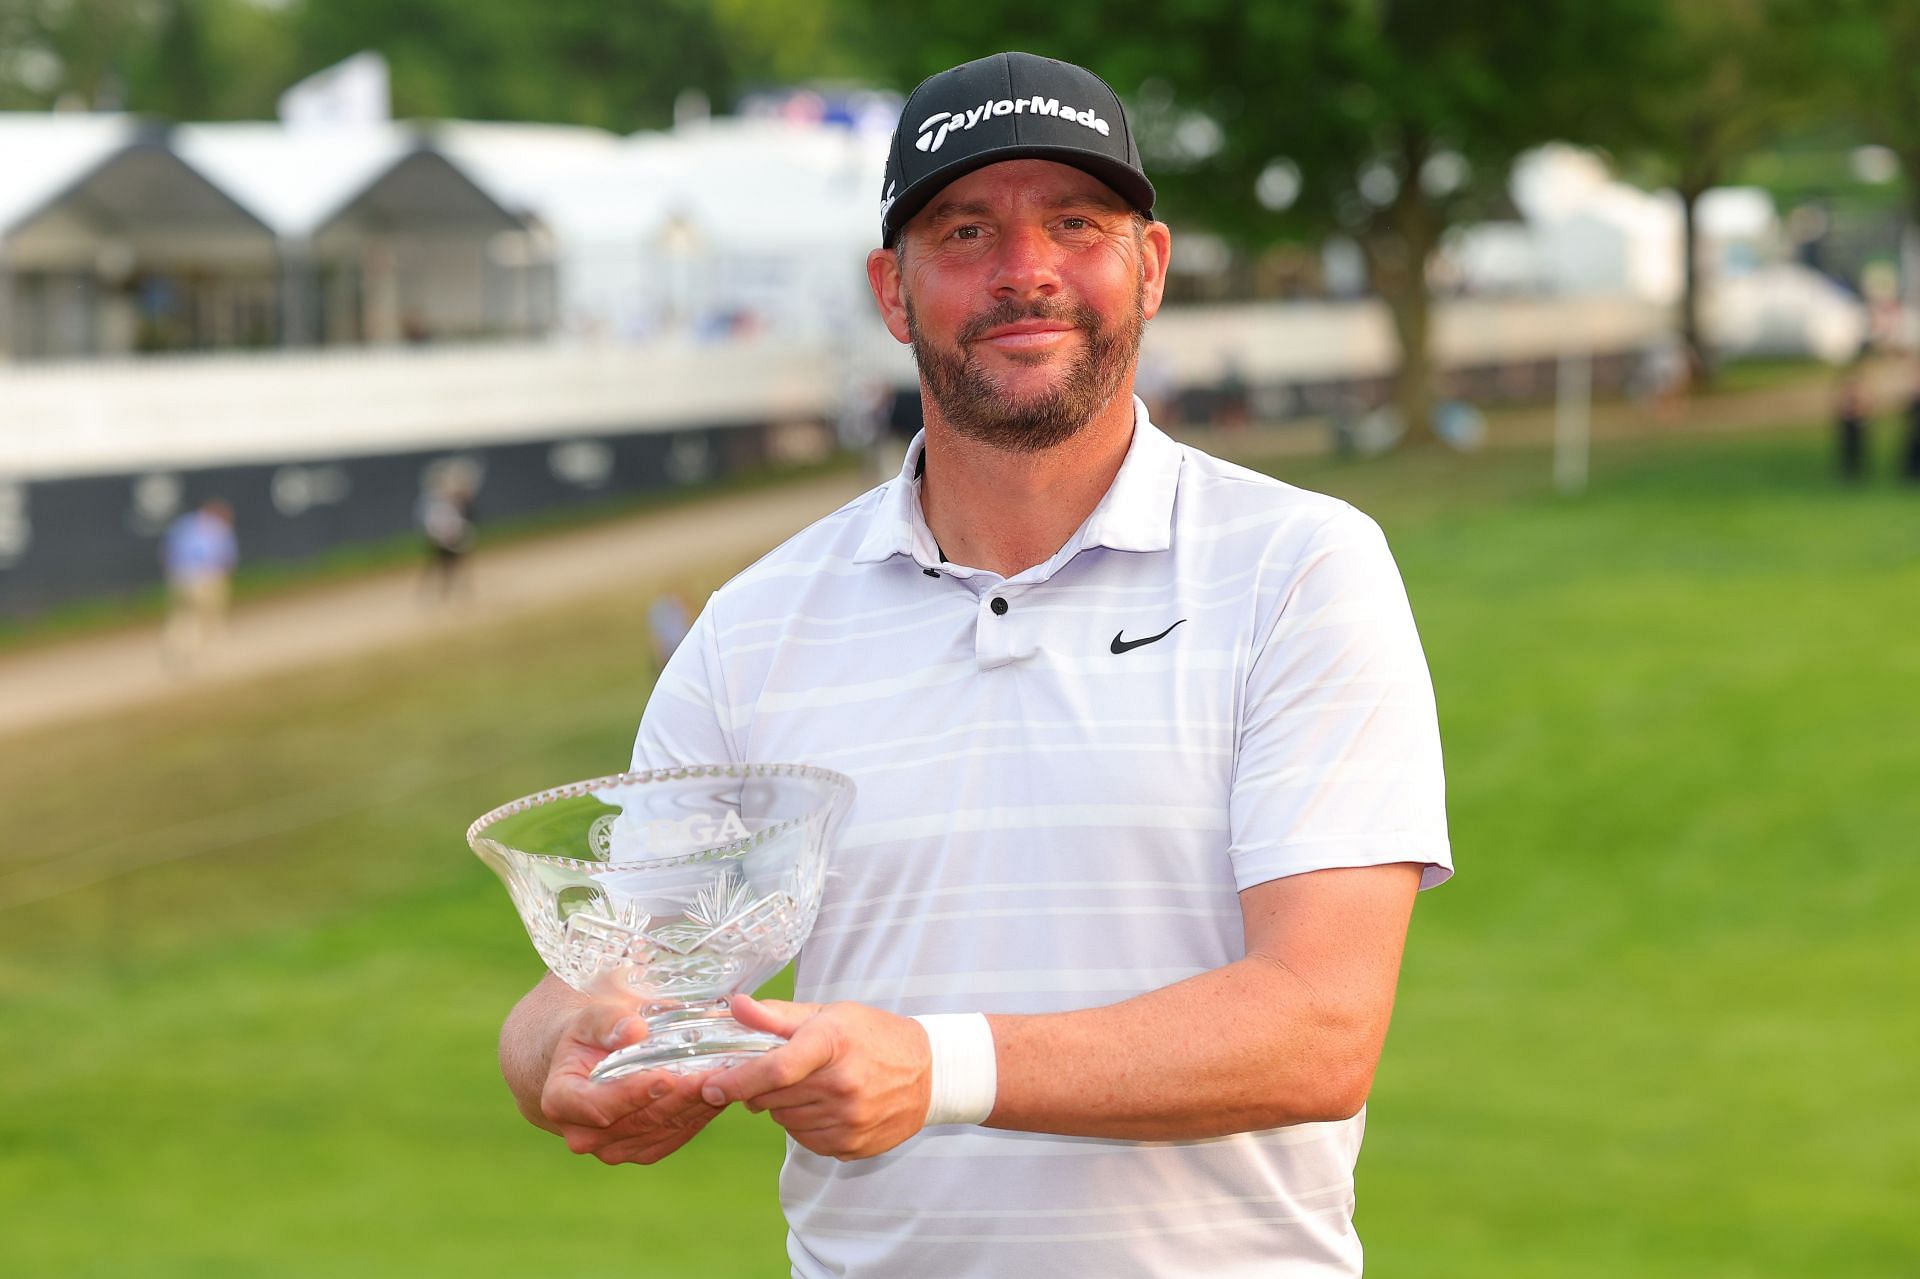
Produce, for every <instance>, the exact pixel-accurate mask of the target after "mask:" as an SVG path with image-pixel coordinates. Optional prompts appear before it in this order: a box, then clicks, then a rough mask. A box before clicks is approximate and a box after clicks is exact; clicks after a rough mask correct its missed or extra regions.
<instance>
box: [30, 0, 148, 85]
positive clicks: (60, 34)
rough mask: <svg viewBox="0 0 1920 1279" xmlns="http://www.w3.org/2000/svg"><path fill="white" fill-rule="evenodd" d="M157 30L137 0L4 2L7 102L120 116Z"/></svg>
mask: <svg viewBox="0 0 1920 1279" xmlns="http://www.w3.org/2000/svg"><path fill="white" fill-rule="evenodd" d="M150 32H151V20H150V16H149V14H148V13H147V12H146V10H145V8H144V7H143V6H142V5H140V4H139V3H137V0H0V104H5V105H7V106H11V107H17V108H27V109H44V108H47V107H51V106H55V105H63V106H74V107H79V108H82V109H88V110H98V111H112V110H118V109H119V108H121V107H122V106H123V105H125V96H126V67H127V64H128V62H129V60H130V58H131V56H132V53H133V51H134V50H136V49H138V48H139V47H140V46H141V44H142V42H143V41H144V40H145V39H147V38H148V37H149V35H150Z"/></svg>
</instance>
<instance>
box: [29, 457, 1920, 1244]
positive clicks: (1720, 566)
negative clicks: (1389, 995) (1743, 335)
mask: <svg viewBox="0 0 1920 1279" xmlns="http://www.w3.org/2000/svg"><path fill="white" fill-rule="evenodd" d="M1829 471H1830V468H1829V465H1828V457H1827V445H1826V439H1825V436H1824V434H1823V433H1821V432H1818V431H1812V430H1809V431H1782V432H1778V433H1773V434H1767V435H1759V436H1751V437H1743V438H1738V439H1735V438H1722V439H1717V440H1711V441H1704V440H1703V441H1684V440H1665V441H1652V440H1650V441H1644V442H1637V443H1633V444H1617V445H1608V446H1602V447H1601V448H1600V449H1599V450H1598V451H1597V453H1596V457H1595V467H1594V485H1593V490H1592V491H1591V492H1590V493H1589V494H1588V495H1587V496H1585V497H1583V498H1579V499H1573V500H1563V499H1558V498H1555V497H1553V496H1552V495H1551V493H1550V492H1549V490H1548V486H1547V478H1548V464H1547V460H1546V458H1545V456H1544V455H1542V454H1539V453H1534V452H1529V451H1524V450H1518V449H1513V450H1500V451H1496V452H1492V453H1488V454H1483V455H1481V456H1478V457H1474V458H1461V457H1457V456H1454V455H1451V454H1446V453H1442V452H1439V451H1434V452H1427V453H1411V454H1407V455H1404V456H1397V457H1394V458H1390V459H1387V460H1385V461H1383V462H1378V463H1355V464H1340V463H1336V462H1332V461H1314V462H1303V463H1299V464H1289V466H1288V468H1287V471H1286V478H1288V479H1290V480H1293V481H1294V482H1296V483H1300V484H1303V485H1306V486H1308V487H1314V488H1320V489H1324V490H1326V491H1330V492H1335V493H1339V494H1341V495H1342V496H1346V497H1349V498H1351V499H1352V500H1353V501H1355V502H1356V504H1358V505H1360V506H1361V507H1362V508H1363V509H1366V510H1369V511H1371V512H1372V513H1374V514H1375V515H1376V516H1377V517H1378V518H1379V519H1380V520H1381V522H1382V523H1383V524H1384V525H1385V526H1386V528H1387V531H1388V533H1389V535H1390V537H1391V538H1392V540H1393V543H1394V546H1395V550H1396V553H1397V555H1398V557H1399V559H1400V562H1401V565H1402V568H1403V570H1404V572H1405V575H1406V578H1407V581H1408V586H1409V590H1410V592H1411V594H1412V596H1413V599H1414V604H1415V608H1416V611H1417V614H1418V616H1419V619H1420V623H1421V630H1422V634H1423V637H1424V639H1425V642H1426V645H1427V650H1428V654H1429V657H1430V659H1431V661H1432V665H1433V669H1434V677H1435V682H1436V686H1437V689H1438V693H1439V698H1440V706H1441V714H1442V720H1443V731H1444V735H1445V741H1446V747H1447V753H1448V766H1449V790H1450V812H1451V822H1452V833H1453V839H1454V846H1455V851H1456V857H1457V860H1458V863H1459V866H1460V876H1459V879H1458V880H1457V882H1455V883H1453V884H1450V885H1448V886H1447V887H1445V888H1443V889H1441V890H1439V891H1438V892H1435V893H1432V894H1429V895H1427V896H1426V897H1424V898H1423V899H1422V902H1421V905H1420V909H1419V911H1418V912H1417V915H1416V920H1415V927H1414V935H1413V938H1412V942H1411V945H1410V949H1409V952H1408V959H1407V964H1406V971H1405V976H1404V979H1403V982H1402V988H1401V997H1400V1004H1399V1008H1398V1011H1397V1014H1396V1019H1395V1025H1394V1030H1393V1034H1392V1037H1391V1039H1390V1041H1389V1044H1388V1048H1387V1055H1386V1059H1385V1063H1384V1065H1383V1067H1382V1070H1381V1073H1380V1078H1379V1081H1378V1084H1377V1087H1376V1089H1375V1093H1374V1100H1373V1104H1372V1107H1371V1119H1370V1125H1369V1127H1370V1132H1369V1135H1368V1140H1367V1147H1366V1150H1365V1152H1364V1153H1363V1155H1362V1158H1361V1165H1360V1226H1361V1230H1362V1233H1363V1236H1364V1238H1365V1239H1366V1241H1367V1244H1368V1251H1369V1261H1370V1269H1371V1271H1372V1272H1373V1273H1378V1274H1382V1275H1402V1274H1404V1275H1419V1276H1423V1277H1424V1276H1476V1277H1485V1276H1509V1275H1510V1276H1516V1277H1519V1276H1527V1277H1531V1276H1561V1275H1565V1276H1602V1275H1605V1276H1620V1275H1633V1276H1675V1277H1676V1279H1677V1277H1678V1276H1689V1277H1699V1276H1706V1277H1718V1276H1726V1277H1729V1279H1731V1277H1733V1276H1748V1275H1752V1276H1759V1275H1768V1276H1774V1275H1806V1276H1828V1275H1847V1276H1881V1275H1885V1276H1894V1275H1906V1274H1910V1273H1911V1272H1912V1264H1913V1258H1914V1257H1915V1256H1917V1255H1920V1226H1916V1224H1915V1214H1913V1212H1912V1205H1913V1203H1914V1202H1916V1200H1920V1107H1917V1106H1916V1104H1915V1103H1914V1102H1913V1100H1912V1098H1911V1092H1912V1089H1911V1077H1912V1074H1913V1066H1914V1062H1915V1060H1916V1059H1917V1058H1920V1025H1917V1023H1916V1019H1915V1018H1914V1016H1913V1014H1912V1011H1911V1004H1912V995H1913V974H1914V973H1915V972H1920V930H1916V929H1915V928H1914V926H1913V924H1912V923H1911V915H1912V911H1913V909H1914V907H1913V905H1912V903H1913V902H1914V901H1915V899H1916V897H1917V896H1920V857H1916V853H1920V839H1916V836H1915V832H1916V830H1920V731H1916V722H1917V721H1920V643H1916V639H1915V637H1916V636H1920V492H1914V491H1902V490H1899V489H1896V488H1895V487H1893V486H1892V485H1891V483H1887V482H1882V483H1880V484H1877V485H1874V486H1870V487H1868V488H1866V489H1864V490H1860V491H1848V490H1844V489H1842V488H1841V487H1840V486H1839V485H1838V484H1836V483H1834V482H1833V481H1831V480H1830V479H1829V478H1828V476H1829ZM644 605H645V599H644V592H633V593H630V594H628V595H624V596H622V597H619V598H608V599H601V600H597V601H595V602H592V603H588V604H585V605H583V606H582V607H581V608H580V609H578V610H575V611H573V612H571V613H570V614H569V615H568V617H567V619H566V624H565V626H564V627H556V626H554V625H552V624H551V623H550V622H547V621H545V620H540V621H529V622H523V623H513V624H506V625H501V626H497V627H492V628H488V629H484V630H481V629H476V630H473V631H469V632H466V633H463V634H461V635H459V636H458V637H456V638H452V639H447V640H443V641H441V642H440V643H439V644H438V645H437V646H436V647H435V648H433V649H431V650H421V651H409V652H401V653H398V654H392V655H388V656H384V657H382V658H380V659H379V660H377V661H366V662H359V663H355V664H351V665H342V666H340V667H337V668H332V669H327V670H322V671H317V672H309V673H303V674H301V675H299V676H298V677H288V678H285V679H280V680H276V681H272V682H266V683H261V684H258V685H253V686H249V687H247V688H244V689H238V690H233V691H227V692H222V693H220V694H218V695H215V696H208V697H204V698H201V699H199V700H192V701H182V702H179V703H176V704H173V705H170V706H162V707H156V708H152V709H149V710H145V711H142V712H139V713H135V714H127V715H120V716H116V717H114V718H113V719H112V720H110V721H105V722H100V723H95V724H88V725H79V726H71V727H67V728H64V729H61V730H59V731H57V732H46V733H41V734H38V735H36V736H34V737H30V738H19V739H14V740H11V741H6V742H0V813H4V814H5V815H6V817H7V824H8V828H9V833H10V835H11V839H10V840H9V842H8V844H7V845H6V846H5V849H6V851H5V852H4V853H3V854H0V1096H4V1097H5V1098H6V1102H5V1104H4V1106H0V1202H4V1203H5V1204H7V1206H8V1213H7V1225H6V1227H5V1229H3V1230H0V1274H6V1275H16V1274H17V1275H22V1276H36V1275H60V1276H66V1275H80V1276H83V1275H102V1276H105V1275H120V1274H129V1273H131V1274H139V1275H142V1276H148V1275H155V1276H171V1275H178V1276H189V1275H191V1276H222V1275H256V1274H272V1275H296V1276H298V1275H331V1274H338V1273H341V1272H343V1271H348V1270H351V1271H352V1272H354V1273H364V1274H369V1275H407V1276H418V1275H437V1274H516V1273H547V1272H562V1273H564V1272H569V1271H575V1270H581V1269H585V1268H587V1267H600V1266H605V1265H607V1264H609V1263H610V1262H611V1263H612V1264H615V1265H619V1266H621V1267H622V1268H623V1269H627V1270H631V1271H632V1272H633V1273H637V1274H655V1273H658V1274H668V1273H691V1274H698V1275H702V1276H727V1275H750V1274H767V1273H780V1272H781V1270H782V1268H783V1266H784V1261H783V1255H782V1252H781V1229H780V1224H779V1215H778V1209H777V1205H776V1204H775V1202H774V1189H773V1182H774V1176H775V1173H776V1170H777V1166H778V1159H779V1144H778V1141H777V1140H776V1139H775V1134H774V1132H773V1131H772V1130H771V1129H770V1128H769V1127H768V1126H767V1125H766V1123H765V1121H764V1120H760V1119H755V1118H753V1117H750V1116H745V1115H737V1116H735V1115H730V1116H727V1117H725V1118H724V1119H723V1120H722V1121H721V1122H720V1123H719V1124H718V1125H716V1127H715V1128H714V1129H712V1130H710V1131H709V1132H708V1133H706V1134H703V1135H702V1137H701V1138H700V1139H699V1140H698V1141H697V1142H695V1143H694V1144H693V1145H692V1146H690V1147H688V1148H687V1149H686V1150H685V1151H682V1152H681V1153H680V1154H678V1155H676V1156H674V1158H673V1159H672V1160H670V1161H669V1162H668V1163H666V1164H664V1165H662V1166H660V1167H658V1168H654V1169H639V1168H622V1169H606V1168H603V1167H601V1166H600V1165H599V1164H597V1163H595V1162H593V1161H591V1160H582V1159H577V1158H574V1157H572V1156H569V1155H567V1154H566V1153H565V1151H564V1150H563V1149H562V1148H561V1147H560V1145H559V1144H558V1143H557V1142H556V1141H554V1140H553V1139H552V1138H550V1137H547V1136H546V1135H545V1134H542V1133H539V1132H536V1131H534V1130H532V1129H531V1128H528V1127H527V1126H526V1125H524V1124H523V1123H522V1122H521V1121H520V1120H519V1119H518V1117H517V1116H516V1115H515V1114H514V1113H513V1110H512V1108H511V1105H510V1104H509V1102H508V1100H507V1098H506V1095H505V1092H504V1089H503V1088H502V1086H501V1085H500V1083H499V1081H498V1078H497V1075H496V1073H495V1070H494V1066H493V1043H494V1036H495V1034H496V1033H497V1029H498V1025H499V1020H500V1017H501V1015H502V1013H503V1012H504V1011H505V1009H506V1007H507V1005H508V1004H509V1003H510V1002H511V1001H512V1000H513V999H514V998H515V997H516V996H517V994H518V993H519V992H520V991H521V990H523V989H524V988H525V987H526V986H527V985H528V984H529V983H530V982H531V981H532V979H533V978H534V976H535V975H536V974H537V972H538V967H537V961H536V960H535V959H534V957H533V954H532V951H531V948H530V947H529V946H528V944H527V942H526V940H525V938H524V936H523V935H522V934H521V933H520V932H519V930H518V926H517V924H516V922H515V920H514V918H513V916H512V913H511V910H510V908H509V907H508V904H507V901H506V895H505V894H504V893H503V892H502V891H501V890H500V889H499V887H498V886H497V885H496V884H495V883H494V882H493V881H492V879H491V878H490V877H489V876H488V875H487V873H486V871H485V870H484V868H483V867H481V865H480V864H479V863H478V861H476V860H475V859H474V858H472V857H471V856H470V855H469V854H468V853H467V852H466V851H465V848H464V845H463V844H462V841H461V833H462V831H463V830H464V828H465V824H466V822H467V821H468V820H470V819H471V818H472V817H473V816H474V815H476V814H477V813H479V812H480V811H482V810H484V809H485V808H487V807H489V806H491V805H493V804H495V803H497V802H499V801H500V800H503V799H505V798H509V797H511V796H513V795H517V794H520V793H523V792H525V791H529V790H533V789H537V788H539V787H541V786H544V785H547V784H549V783H551V782H553V781H555V780H558V779H562V778H566V777H572V776H575V775H581V776H584V775H589V774H594V773H598V772H603V771H610V770H613V769H615V768H617V767H619V766H620V765H621V764H622V763H623V762H624V760H625V758H626V753H627V746H628V743H629V741H630V739H631V735H632V731H633V726H634V723H635V721H636V719H637V717H638V714H639V711H640V708H641V706H642V705H643V704H644V701H645V697H646V692H647V686H648V680H649V672H647V671H645V670H644V669H641V667H640V666H638V665H637V664H636V659H635V658H634V653H635V652H636V651H638V645H637V643H636V639H635V637H636V636H639V635H642V634H644V618H643V616H642V613H643V609H644ZM136 863H137V864H138V865H139V866H140V867H142V868H140V869H134V870H131V871H128V872H126V873H121V874H118V875H112V876H111V877H106V878H102V876H106V875H108V874H109V873H110V872H111V871H113V870H114V868H116V867H123V866H127V865H131V864H136ZM89 881H95V882H89ZM63 885H81V886H79V887H74V888H72V889H71V890H70V891H64V892H55V891H54V890H56V889H59V888H61V887H62V886H63ZM47 894H52V895H47ZM29 898H37V899H38V900H32V901H30V902H27V903H26V904H19V905H14V906H12V907H11V908H6V907H5V906H4V903H7V902H22V901H24V900H25V899H29Z"/></svg>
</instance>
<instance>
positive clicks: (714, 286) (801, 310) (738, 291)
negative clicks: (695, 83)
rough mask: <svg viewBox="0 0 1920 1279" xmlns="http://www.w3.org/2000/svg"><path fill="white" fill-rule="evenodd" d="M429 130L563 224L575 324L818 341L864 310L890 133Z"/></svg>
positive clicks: (788, 126)
mask: <svg viewBox="0 0 1920 1279" xmlns="http://www.w3.org/2000/svg"><path fill="white" fill-rule="evenodd" d="M433 137H434V141H435V143H436V145H438V146H440V147H441V148H443V149H444V150H445V151H446V152H447V153H448V154H449V155H452V156H455V157H457V158H458V159H459V160H460V161H461V163H463V164H464V165H466V166H467V167H468V168H469V169H470V170H471V171H472V172H474V173H475V174H476V175H477V176H479V178H480V180H481V181H482V182H484V183H485V184H486V185H487V186H489V187H490V188H491V189H492V190H494V191H495V192H496V193H498V195H499V198H500V199H501V200H502V202H503V203H505V204H507V205H508V206H509V207H512V208H515V209H518V210H522V211H524V212H526V213H528V214H530V215H532V216H534V217H537V218H538V219H539V221H540V222H541V223H542V224H543V225H544V226H546V227H547V228H548V229H549V230H550V231H551V232H552V234H553V236H554V240H555V254H556V265H557V270H558V273H559V281H560V284H559V289H560V306H561V310H562V314H563V315H564V316H565V317H566V320H567V325H568V327H569V328H571V329H573V330H575V331H577V332H582V333H590V334H599V335H605V336H614V337H623V338H637V337H644V336H649V335H657V334H662V333H669V332H678V333H692V334H695V335H699V334H702V333H712V332H716V331H719V330H720V329H721V328H723V327H725V326H726V325H728V324H730V323H742V322H745V323H754V324H759V325H761V326H763V327H768V328H772V329H774V330H776V331H779V332H783V333H789V334H794V335H796V336H798V335H802V334H806V335H818V334H820V333H823V332H834V331H837V330H838V329H839V328H841V327H842V326H843V325H844V324H845V322H846V317H847V315H848V312H849V308H850V307H859V308H864V290H865V287H866V286H865V276H864V273H863V270H862V265H861V264H862V261H863V259H864V258H865V255H866V252H867V250H868V249H870V248H871V247H873V246H874V245H875V244H876V243H877V242H878V239H879V208H880V198H879V193H880V175H881V170H882V167H883V165H884V161H885V144H884V140H875V139H874V138H873V137H871V136H870V135H865V134H859V133H855V132H852V131H849V130H847V129H845V128H839V127H833V126H823V125H807V124H796V123H790V122H785V121H776V120H757V119H756V120H746V119H721V120H712V121H703V122H700V123H698V124H693V125H689V126H686V127H683V128H680V129H677V130H674V131H672V132H669V133H639V134H635V135H633V136H632V137H630V138H624V139H622V138H616V137H614V136H613V135H611V134H607V133H604V132H602V131H600V130H591V129H562V128H555V127H551V126H528V125H492V124H474V123H449V124H443V125H440V126H438V127H437V128H436V129H435V131H434V134H433ZM855 314H864V309H859V310H856V311H855Z"/></svg>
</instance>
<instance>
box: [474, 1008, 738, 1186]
mask: <svg viewBox="0 0 1920 1279" xmlns="http://www.w3.org/2000/svg"><path fill="white" fill-rule="evenodd" d="M646 1034H647V1028H646V1023H645V1022H643V1021H642V1020H641V1018H640V1016H639V1014H638V1013H637V1012H636V1011H635V1007H634V1005H633V1002H632V1001H631V1000H622V999H597V1000H593V1001H591V1002H584V1003H583V1002H581V997H580V996H579V995H578V994H576V993H575V992H573V991H571V990H569V989H567V988H566V987H565V986H564V985H562V984H561V983H560V982H558V980H557V979H553V978H547V979H543V982H542V984H541V985H539V986H536V987H535V988H534V990H533V991H532V992H530V993H529V995H528V997H527V998H526V999H525V1000H523V1001H522V1002H521V1005H520V1007H518V1008H516V1009H515V1010H514V1012H513V1015H512V1016H510V1017H509V1018H508V1020H507V1025H506V1028H505V1032H504V1033H503V1035H502V1037H501V1063H502V1067H503V1070H504V1071H505V1073H506V1076H507V1082H508V1084H509V1085H510V1086H511V1087H512V1088H513V1091H514V1094H515V1097H516V1099H517V1100H518V1101H519V1103H520V1108H521V1110H522V1112H523V1113H525V1114H526V1116H527V1118H528V1119H529V1120H531V1121H532V1122H533V1123H535V1124H537V1125H539V1126H540V1127H542V1128H545V1129H547V1130H548V1131H550V1132H554V1133H557V1134H559V1135H560V1136H561V1137H564V1138H565V1139H566V1142H567V1148H568V1149H569V1150H571V1151H573V1152H574V1153H575V1154H579V1155H588V1154H590V1155H592V1156H594V1157H595V1158H596V1159H598V1160H600V1162H602V1163H607V1164H620V1163H638V1164H650V1163H655V1162H657V1161H658V1160H661V1159H664V1158H666V1157H667V1156H668V1155H670V1154H672V1153H673V1152H674V1151H676V1150H678V1149H680V1147H682V1146H684V1145H686V1144H687V1143H688V1142H689V1141H691V1140H693V1138H694V1137H695V1136H696V1135H697V1134H698V1133H699V1132H700V1130H701V1129H702V1128H705V1127H706V1126H707V1125H708V1124H709V1123H711V1122H712V1121H713V1117H714V1116H715V1115H717V1114H719V1113H720V1110H721V1109H722V1107H716V1106H709V1105H708V1104H707V1103H706V1102H704V1101H703V1100H701V1097H700V1085H701V1083H702V1082H703V1081H704V1080H705V1079H706V1078H707V1076H705V1075H676V1074H670V1073H668V1072H667V1071H664V1070H653V1071H644V1072H641V1073H639V1074H633V1075H627V1076H625V1077H623V1078H620V1079H615V1080H610V1081H608V1082H605V1083H596V1082H594V1081H593V1080H591V1079H589V1078H588V1074H589V1073H590V1072H591V1071H592V1070H593V1068H594V1067H595V1066H597V1065H599V1064H600V1062H601V1061H602V1060H603V1059H604V1058H605V1057H606V1056H607V1055H608V1054H609V1053H610V1052H612V1051H614V1050H615V1049H618V1048H623V1047H625V1046H627V1045H628V1044H631V1043H636V1042H638V1041H640V1040H642V1039H645V1038H646Z"/></svg>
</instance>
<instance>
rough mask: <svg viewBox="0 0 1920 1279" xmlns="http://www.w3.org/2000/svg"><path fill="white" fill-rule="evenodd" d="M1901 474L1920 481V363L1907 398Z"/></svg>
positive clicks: (1914, 480)
mask: <svg viewBox="0 0 1920 1279" xmlns="http://www.w3.org/2000/svg"><path fill="white" fill-rule="evenodd" d="M1900 474H1901V475H1902V476H1904V477H1905V478H1906V479H1907V480H1909V481H1912V482H1914V483H1920V365H1915V366H1914V371H1913V392H1912V394H1911V396H1910V397H1909V398H1908V400H1907V440H1906V448H1905V449H1904V450H1903V451H1902V453H1901V457H1900Z"/></svg>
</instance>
